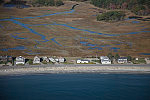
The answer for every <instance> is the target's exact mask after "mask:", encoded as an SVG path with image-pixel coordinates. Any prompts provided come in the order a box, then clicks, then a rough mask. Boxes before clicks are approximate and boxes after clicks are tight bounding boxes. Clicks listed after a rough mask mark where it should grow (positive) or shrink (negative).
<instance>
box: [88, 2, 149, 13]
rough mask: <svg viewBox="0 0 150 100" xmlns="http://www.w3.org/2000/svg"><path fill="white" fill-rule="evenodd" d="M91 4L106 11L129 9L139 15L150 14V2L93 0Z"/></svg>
mask: <svg viewBox="0 0 150 100" xmlns="http://www.w3.org/2000/svg"><path fill="white" fill-rule="evenodd" d="M91 4H93V5H95V6H97V7H100V8H106V9H112V10H113V9H129V10H131V11H132V12H133V13H135V14H137V15H149V14H150V0H91Z"/></svg>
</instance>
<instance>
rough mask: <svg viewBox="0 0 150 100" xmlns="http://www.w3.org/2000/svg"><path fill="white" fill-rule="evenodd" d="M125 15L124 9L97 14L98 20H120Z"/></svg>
mask: <svg viewBox="0 0 150 100" xmlns="http://www.w3.org/2000/svg"><path fill="white" fill-rule="evenodd" d="M124 17H125V13H124V12H122V11H109V12H106V13H103V14H101V15H98V16H97V21H102V20H104V21H120V20H123V19H124Z"/></svg>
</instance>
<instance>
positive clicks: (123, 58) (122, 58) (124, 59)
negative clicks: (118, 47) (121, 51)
mask: <svg viewBox="0 0 150 100" xmlns="http://www.w3.org/2000/svg"><path fill="white" fill-rule="evenodd" d="M117 62H118V63H119V64H124V63H127V62H128V59H127V57H120V58H119V59H118V60H117Z"/></svg>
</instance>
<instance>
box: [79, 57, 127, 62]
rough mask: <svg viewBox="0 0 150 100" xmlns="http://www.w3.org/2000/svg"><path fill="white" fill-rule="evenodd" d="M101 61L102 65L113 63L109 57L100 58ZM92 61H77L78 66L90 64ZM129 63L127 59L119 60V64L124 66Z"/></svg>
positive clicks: (121, 58)
mask: <svg viewBox="0 0 150 100" xmlns="http://www.w3.org/2000/svg"><path fill="white" fill-rule="evenodd" d="M96 60H97V59H96ZM99 60H100V62H101V64H112V61H111V60H110V59H109V58H108V57H107V56H100V59H99ZM90 61H91V60H89V59H78V60H77V61H76V63H77V64H88V63H90ZM127 62H128V59H127V57H120V58H118V59H117V63H118V64H124V63H127Z"/></svg>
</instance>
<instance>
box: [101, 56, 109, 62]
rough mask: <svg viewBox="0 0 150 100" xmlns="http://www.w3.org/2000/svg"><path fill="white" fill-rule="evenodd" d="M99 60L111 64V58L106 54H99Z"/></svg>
mask: <svg viewBox="0 0 150 100" xmlns="http://www.w3.org/2000/svg"><path fill="white" fill-rule="evenodd" d="M100 60H101V63H102V64H111V60H110V59H109V58H108V57H107V56H101V57H100Z"/></svg>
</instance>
